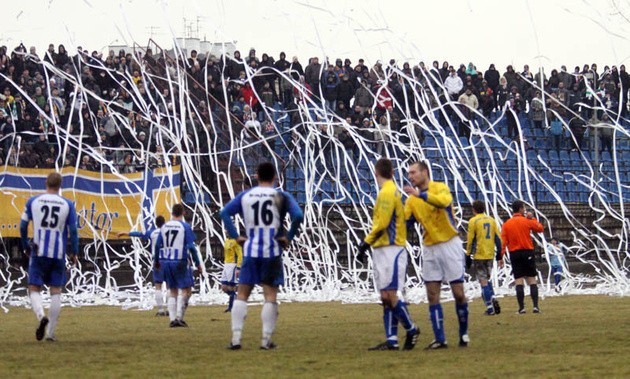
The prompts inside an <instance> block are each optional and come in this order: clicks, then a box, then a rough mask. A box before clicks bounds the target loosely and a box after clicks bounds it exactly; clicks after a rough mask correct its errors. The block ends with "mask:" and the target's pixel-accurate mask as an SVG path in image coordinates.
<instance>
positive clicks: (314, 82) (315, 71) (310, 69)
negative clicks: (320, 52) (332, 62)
mask: <svg viewBox="0 0 630 379" xmlns="http://www.w3.org/2000/svg"><path fill="white" fill-rule="evenodd" d="M321 71H322V65H321V64H320V63H319V59H318V58H317V57H315V58H313V60H312V62H311V64H309V65H308V66H306V70H304V79H305V80H306V83H308V85H309V86H311V90H312V91H314V92H315V94H316V95H317V96H319V82H320V80H319V78H320V75H321Z"/></svg>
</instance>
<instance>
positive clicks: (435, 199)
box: [419, 185, 453, 208]
mask: <svg viewBox="0 0 630 379" xmlns="http://www.w3.org/2000/svg"><path fill="white" fill-rule="evenodd" d="M436 187H437V188H436V189H433V190H428V191H420V196H419V197H420V198H421V199H423V200H424V201H426V202H427V203H429V204H431V205H433V206H434V207H436V208H446V207H448V206H449V205H450V204H451V203H452V202H453V195H451V191H450V190H449V189H448V187H447V186H446V185H440V186H436Z"/></svg>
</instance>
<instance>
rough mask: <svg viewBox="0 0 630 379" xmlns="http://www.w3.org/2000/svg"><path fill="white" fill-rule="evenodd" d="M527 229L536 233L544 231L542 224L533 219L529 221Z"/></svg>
mask: <svg viewBox="0 0 630 379" xmlns="http://www.w3.org/2000/svg"><path fill="white" fill-rule="evenodd" d="M532 217H533V216H532ZM529 228H530V229H531V230H532V231H533V232H536V233H542V232H543V231H544V230H545V227H544V226H543V224H542V223H541V222H540V221H538V220H536V219H535V218H531V219H529Z"/></svg>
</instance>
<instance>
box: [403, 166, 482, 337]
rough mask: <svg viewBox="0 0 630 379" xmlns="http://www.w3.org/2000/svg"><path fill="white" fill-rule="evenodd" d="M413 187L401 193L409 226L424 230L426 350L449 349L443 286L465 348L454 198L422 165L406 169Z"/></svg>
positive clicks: (465, 307)
mask: <svg viewBox="0 0 630 379" xmlns="http://www.w3.org/2000/svg"><path fill="white" fill-rule="evenodd" d="M408 176H409V181H410V182H411V184H412V185H413V187H412V186H405V187H404V188H403V190H404V191H405V192H406V193H407V194H408V195H409V197H408V198H407V201H406V202H405V216H406V218H407V220H408V221H407V222H408V223H409V224H413V223H414V222H416V221H417V222H419V223H420V224H421V225H422V228H423V229H424V232H423V234H422V242H423V244H424V251H423V253H422V280H424V284H425V287H426V289H427V297H428V299H429V317H430V319H431V325H432V326H433V334H434V335H435V340H434V341H433V342H431V343H430V344H429V346H427V349H443V348H446V347H448V345H447V344H446V336H445V334H444V314H443V312H442V304H440V291H441V287H442V282H443V281H444V282H447V283H449V284H450V285H451V290H452V292H453V297H454V298H455V310H456V312H457V318H458V321H459V346H461V347H465V346H468V343H469V341H470V339H469V337H468V300H467V299H466V295H465V293H464V272H465V271H464V265H465V254H464V250H463V247H462V241H461V239H460V238H459V235H458V233H457V229H456V224H455V218H454V216H453V196H452V195H451V191H450V189H449V188H448V186H447V185H446V184H445V183H442V182H434V181H432V180H431V174H430V172H429V166H428V164H427V163H425V162H416V163H412V164H411V165H410V166H409V173H408Z"/></svg>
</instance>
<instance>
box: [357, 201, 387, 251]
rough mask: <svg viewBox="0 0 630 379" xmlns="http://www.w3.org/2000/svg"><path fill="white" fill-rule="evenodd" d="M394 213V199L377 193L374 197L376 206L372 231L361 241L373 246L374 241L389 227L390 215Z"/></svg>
mask: <svg viewBox="0 0 630 379" xmlns="http://www.w3.org/2000/svg"><path fill="white" fill-rule="evenodd" d="M393 212H394V199H393V196H386V195H384V194H382V193H379V194H378V196H377V197H376V204H375V205H374V220H372V230H371V231H370V233H368V235H367V236H365V239H364V240H363V241H364V242H366V243H367V244H368V245H373V244H374V243H375V242H376V240H377V239H378V238H379V237H380V236H381V234H382V233H383V231H385V230H386V229H387V227H388V226H389V221H390V219H391V215H392V213H393Z"/></svg>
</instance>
